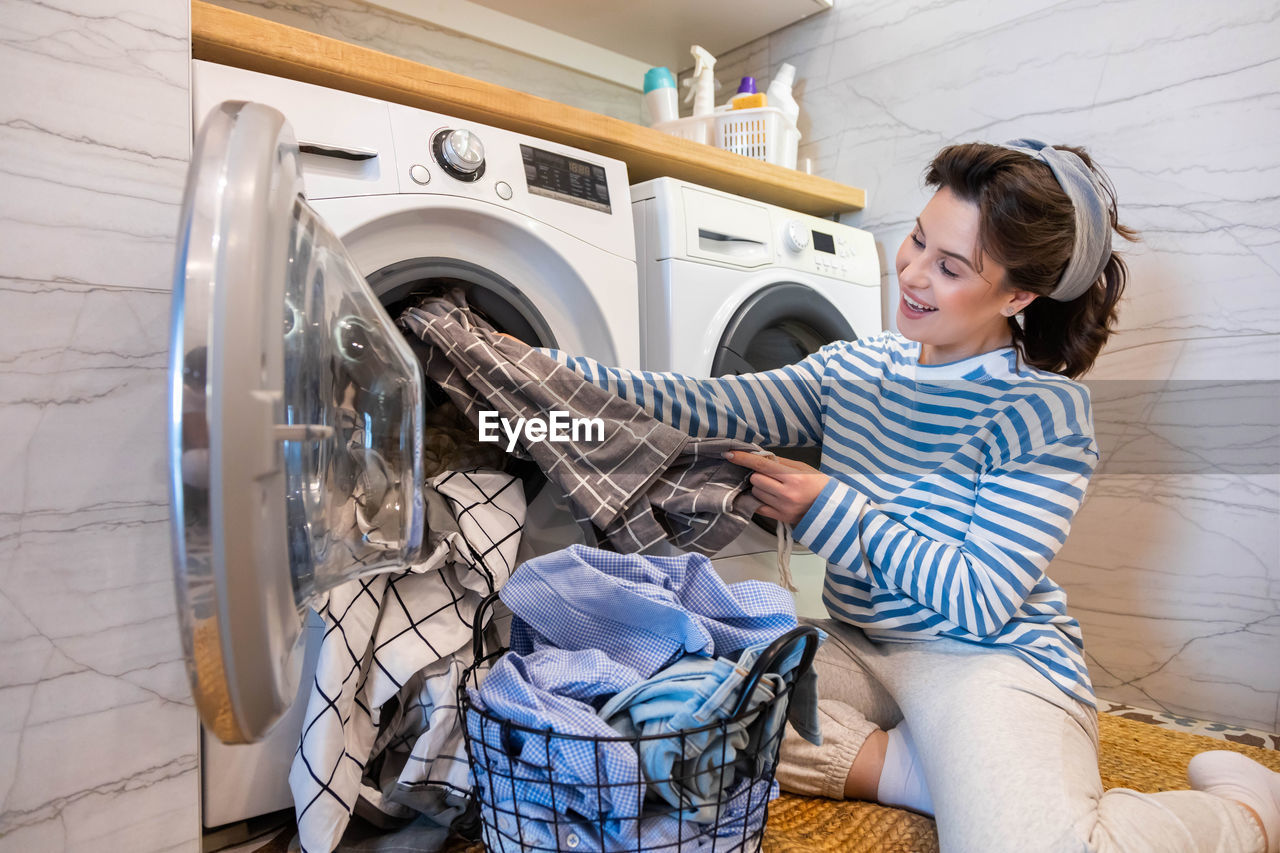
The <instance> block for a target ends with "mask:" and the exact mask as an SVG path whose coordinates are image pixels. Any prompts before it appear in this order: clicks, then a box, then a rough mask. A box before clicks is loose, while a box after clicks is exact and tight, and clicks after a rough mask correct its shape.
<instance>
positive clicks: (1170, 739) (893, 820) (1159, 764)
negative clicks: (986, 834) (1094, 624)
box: [764, 714, 1280, 853]
mask: <svg viewBox="0 0 1280 853" xmlns="http://www.w3.org/2000/svg"><path fill="white" fill-rule="evenodd" d="M1098 737H1099V742H1100V746H1101V749H1100V750H1099V755H1098V770H1099V772H1100V773H1101V775H1102V786H1103V787H1104V788H1132V789H1134V790H1135V791H1143V792H1146V793H1154V792H1156V791H1174V790H1180V789H1185V788H1186V787H1188V786H1187V762H1188V761H1190V760H1191V756H1193V755H1195V754H1196V753H1197V752H1203V751H1205V750H1206V749H1230V750H1234V751H1236V752H1242V753H1244V754H1245V755H1247V756H1249V757H1250V758H1252V759H1254V760H1255V761H1259V762H1261V763H1263V764H1265V765H1266V766H1268V767H1270V768H1271V769H1272V770H1277V771H1280V752H1275V751H1273V750H1269V749H1259V748H1258V747H1253V746H1243V745H1240V744H1234V743H1228V742H1226V741H1221V740H1216V739H1214V738H1208V737H1204V736H1202V735H1190V734H1184V733H1181V732H1173V731H1169V730H1168V729H1162V728H1159V727H1158V726H1153V725H1149V724H1147V723H1139V722H1134V721H1133V720H1125V719H1122V718H1120V717H1113V716H1110V715H1107V714H1101V715H1099V717H1098ZM764 849H765V851H766V853H800V851H813V853H834V851H837V850H838V851H841V853H932V851H936V850H937V849H938V835H937V833H936V832H935V831H934V826H933V821H932V820H929V819H928V818H924V817H920V816H919V815H915V814H912V813H911V812H906V811H902V810H901V809H890V808H885V807H884V806H877V805H872V804H870V803H860V802H837V801H835V800H815V799H808V798H806V797H795V796H792V795H790V794H783V795H782V797H780V798H779V799H777V800H775V801H774V802H773V803H772V804H770V806H769V828H768V830H767V831H766V833H765V842H764Z"/></svg>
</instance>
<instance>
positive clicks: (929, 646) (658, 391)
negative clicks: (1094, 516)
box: [554, 140, 1280, 853]
mask: <svg viewBox="0 0 1280 853" xmlns="http://www.w3.org/2000/svg"><path fill="white" fill-rule="evenodd" d="M926 181H927V183H928V184H929V185H930V186H932V187H934V188H936V192H935V194H934V195H933V197H932V198H931V199H930V201H929V202H928V204H926V205H925V207H924V210H923V211H921V213H920V216H919V218H918V219H917V220H916V227H915V228H914V230H913V231H912V233H911V235H910V237H908V239H907V240H906V241H905V242H904V243H903V244H902V247H901V248H900V249H899V251H898V255H897V262H896V266H897V272H898V281H899V286H900V289H901V294H902V295H901V300H900V302H899V304H898V309H897V312H898V313H897V319H898V326H899V328H900V330H901V334H900V335H895V334H884V335H880V336H877V337H874V338H870V339H866V340H861V341H853V342H838V343H834V344H831V345H829V346H826V347H824V348H823V349H822V350H820V351H819V352H818V353H816V354H814V355H813V356H810V357H809V358H807V359H805V360H804V361H801V362H799V363H798V364H795V365H792V366H790V367H786V368H783V369H781V370H776V371H770V372H768V373H762V374H755V375H751V376H738V377H726V378H722V379H712V380H695V379H691V378H688V377H682V376H676V375H672V374H645V373H632V372H628V371H620V370H615V369H611V368H605V367H602V366H601V365H599V364H597V363H595V362H593V361H591V360H589V359H584V358H572V357H568V356H565V355H563V354H559V353H554V355H555V356H556V357H557V358H558V359H560V360H561V361H562V362H564V363H566V364H568V365H569V366H570V367H572V368H574V369H575V370H577V371H578V372H579V373H581V374H582V375H584V376H585V377H587V378H588V379H590V380H591V381H593V382H594V383H596V384H599V385H601V386H603V387H607V388H610V389H612V390H614V391H615V392H617V393H618V394H620V395H622V396H624V397H627V398H629V399H633V400H635V401H636V402H637V403H639V404H640V405H642V406H644V407H645V408H646V409H648V410H649V411H651V412H652V413H653V414H655V415H656V416H657V417H659V418H661V419H662V420H664V421H667V422H668V423H671V424H673V425H675V426H677V427H679V428H682V429H685V430H687V431H689V432H690V433H692V434H696V435H708V434H717V435H723V436H729V437H734V438H740V439H744V440H747V441H753V442H756V443H759V444H761V445H765V446H801V445H810V446H812V445H816V444H819V443H821V445H822V461H821V466H820V468H819V469H814V468H812V467H809V466H807V465H804V464H802V463H799V462H793V461H788V460H782V459H768V458H765V457H761V456H754V455H751V454H742V453H738V454H731V458H730V461H732V462H734V463H736V464H740V465H743V466H745V467H748V468H751V469H753V470H754V471H755V473H754V474H753V475H752V476H751V484H752V491H753V493H754V494H755V495H756V496H757V497H759V498H760V499H761V500H762V501H763V502H764V504H765V506H764V508H763V509H762V510H761V511H760V514H761V515H764V516H767V517H769V518H775V519H779V520H781V521H783V522H785V523H787V524H790V525H792V526H793V527H794V535H795V538H796V540H797V541H799V542H801V543H802V544H804V545H806V546H808V547H809V548H810V549H811V550H812V551H814V552H815V553H818V554H821V555H822V556H823V557H825V558H826V559H827V561H828V562H827V573H826V579H825V582H824V588H823V600H824V603H825V604H826V606H827V609H828V612H829V613H830V614H831V616H832V617H833V618H832V619H829V620H822V621H821V622H820V623H818V624H820V625H821V627H822V628H823V629H824V630H826V631H827V633H828V634H829V635H830V640H829V641H828V642H827V644H826V645H825V646H824V647H823V649H822V650H821V651H820V653H819V656H818V660H817V663H816V666H817V668H818V678H819V690H820V693H821V695H822V697H823V699H822V702H821V711H822V718H823V744H822V745H821V746H813V745H811V744H808V743H807V742H805V741H803V740H802V739H800V738H799V737H797V736H795V735H794V733H789V734H788V737H787V739H786V740H785V741H784V743H783V751H782V762H781V765H780V767H779V770H778V777H779V779H780V781H781V782H782V784H783V786H784V787H786V788H788V789H789V790H793V791H796V792H799V793H805V794H811V795H823V796H829V797H836V798H842V797H853V798H858V799H866V800H877V801H879V802H882V803H886V804H890V805H899V806H904V807H907V808H912V809H915V810H917V811H920V812H924V813H926V814H932V815H936V818H937V824H938V833H939V837H940V840H941V844H942V848H943V849H944V850H948V851H950V850H954V851H962V853H969V851H973V852H974V853H979V851H981V853H989V851H999V850H1008V851H1033V850H1082V849H1088V850H1152V851H1156V850H1158V851H1221V853H1226V851H1267V853H1275V851H1276V850H1277V846H1278V845H1280V774H1276V773H1272V772H1270V771H1268V770H1266V769H1265V768H1263V767H1261V766H1260V765H1257V764H1255V763H1254V762H1251V761H1249V760H1248V759H1246V758H1244V757H1243V756H1240V755H1238V754H1235V753H1230V752H1211V753H1204V754H1202V755H1200V756H1197V757H1196V759H1195V760H1193V762H1192V765H1191V768H1190V771H1189V772H1190V775H1191V781H1192V785H1193V787H1195V788H1197V789H1199V790H1196V791H1176V792H1167V793H1161V794H1153V795H1145V794H1138V793H1136V792H1133V791H1128V790H1123V789H1116V790H1112V791H1108V792H1106V793H1104V792H1103V790H1102V785H1101V781H1100V779H1099V774H1098V768H1097V749H1098V736H1097V715H1096V710H1095V702H1094V696H1093V690H1092V686H1091V684H1090V681H1089V675H1088V671H1087V669H1086V666H1085V661H1084V655H1083V640H1082V637H1081V632H1080V627H1079V624H1078V623H1077V622H1076V621H1075V619H1073V618H1072V617H1070V616H1069V615H1068V614H1067V611H1066V596H1065V594H1064V593H1063V591H1062V590H1061V589H1060V588H1059V587H1058V586H1057V585H1056V584H1055V583H1054V582H1053V581H1051V580H1050V579H1049V578H1048V576H1047V575H1046V574H1045V570H1046V568H1047V566H1048V565H1049V562H1050V561H1051V560H1052V559H1053V557H1054V555H1055V554H1056V553H1057V551H1058V549H1059V548H1060V547H1061V545H1062V542H1063V541H1064V540H1065V538H1066V535H1067V532H1068V530H1069V529H1070V524H1071V519H1072V517H1073V516H1074V514H1075V512H1076V510H1077V509H1078V508H1079V506H1080V503H1081V501H1082V500H1083V497H1084V491H1085V487H1086V485H1087V483H1088V480H1089V477H1090V475H1091V474H1092V472H1093V469H1094V466H1095V464H1096V462H1097V458H1098V450H1097V444H1096V443H1095V441H1094V437H1093V428H1092V423H1091V419H1090V408H1089V397H1088V393H1087V391H1086V389H1085V388H1084V386H1082V385H1080V384H1078V383H1076V382H1074V381H1072V380H1073V379H1074V378H1075V377H1078V376H1080V375H1081V374H1083V373H1084V372H1085V371H1087V370H1088V369H1089V368H1090V367H1091V366H1092V364H1093V361H1094V359H1095V357H1096V356H1097V354H1098V352H1099V350H1100V349H1101V347H1102V345H1103V343H1104V342H1105V341H1106V339H1107V337H1108V335H1109V334H1110V331H1111V326H1112V324H1113V322H1114V320H1115V311H1116V304H1117V302H1118V301H1119V299H1120V295H1121V293H1122V291H1123V289H1124V283H1125V278H1126V270H1125V265H1124V263H1123V261H1122V260H1121V259H1120V258H1119V257H1118V256H1117V255H1114V254H1112V252H1111V234H1112V231H1115V232H1116V233H1119V234H1120V235H1121V236H1123V237H1125V238H1126V239H1134V236H1135V235H1134V233H1133V232H1131V231H1129V230H1128V229H1126V228H1124V227H1123V226H1121V225H1119V224H1118V222H1117V216H1116V205H1115V197H1114V194H1113V192H1112V191H1111V189H1110V187H1109V185H1108V184H1107V182H1106V179H1105V176H1103V175H1102V173H1101V172H1100V171H1099V170H1097V169H1096V168H1094V166H1093V164H1092V162H1091V160H1090V158H1089V156H1088V155H1087V154H1086V153H1085V152H1084V151H1082V150H1080V149H1073V148H1066V147H1050V146H1046V145H1044V144H1043V143H1040V142H1036V141H1033V140H1018V141H1016V142H1013V143H1010V144H1008V145H1004V146H996V145H981V144H970V145H956V146H951V147H948V148H945V149H943V150H942V151H941V152H940V153H939V154H938V156H937V157H936V158H935V159H934V161H933V163H932V164H931V165H930V168H929V170H928V173H927V176H926Z"/></svg>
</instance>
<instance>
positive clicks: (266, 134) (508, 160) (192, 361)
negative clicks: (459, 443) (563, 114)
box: [170, 62, 640, 827]
mask: <svg viewBox="0 0 1280 853" xmlns="http://www.w3.org/2000/svg"><path fill="white" fill-rule="evenodd" d="M193 66H194V67H193V87H192V89H193V111H194V126H195V127H197V128H203V130H202V133H201V136H200V139H199V140H198V145H197V147H196V150H195V152H194V156H193V160H192V164H191V172H190V175H189V177H188V186H187V194H186V200H185V203H184V214H183V216H184V221H183V226H182V229H181V232H180V235H179V259H178V265H177V275H176V280H175V301H174V314H173V330H172V355H171V362H170V363H171V372H172V376H171V378H170V386H171V389H172V395H171V404H170V454H171V455H170V464H171V477H170V482H171V494H172V502H173V508H174V512H173V531H174V563H175V574H176V583H177V588H178V599H179V613H180V618H181V621H182V624H183V626H184V632H185V636H184V644H185V648H186V652H187V654H188V659H189V667H188V668H189V672H190V673H191V676H192V682H193V694H194V696H195V698H196V703H197V706H198V709H199V710H200V712H201V717H202V720H203V721H204V722H205V724H206V725H207V726H208V728H207V729H206V730H205V734H204V737H203V740H202V743H203V748H202V761H201V765H202V767H201V770H202V772H201V785H202V803H203V814H204V823H205V825H206V826H207V827H213V826H218V825H222V824H227V823H229V822H232V821H240V820H243V819H245V818H248V817H251V816H253V815H256V814H261V813H264V812H268V811H272V810H273V809H281V808H289V807H291V806H292V800H291V798H290V795H289V790H288V787H287V773H288V767H289V763H290V760H291V758H292V755H293V752H294V750H295V748H296V746H297V743H298V731H299V728H300V725H301V712H302V706H305V703H306V697H305V695H304V696H303V697H302V699H301V701H299V702H297V703H295V702H294V698H295V696H296V695H297V692H298V685H299V682H301V684H302V685H304V686H306V685H307V684H308V683H309V677H308V676H307V675H305V674H302V673H300V672H299V667H301V666H303V663H304V658H305V657H307V656H306V655H304V650H305V649H306V647H307V645H308V643H307V641H306V639H305V637H306V635H307V634H308V633H310V634H311V635H313V637H315V636H318V634H319V631H320V627H322V626H320V627H318V626H316V625H315V624H314V623H313V624H312V625H311V627H310V630H309V631H308V630H305V629H304V627H303V626H304V622H305V618H306V613H307V603H308V601H310V600H311V597H312V596H313V595H314V594H316V593H317V592H320V591H323V589H325V588H328V587H332V586H334V585H335V584H336V583H339V582H341V581H342V580H344V579H345V578H347V577H350V576H353V575H355V574H358V573H360V572H361V571H364V570H368V569H369V568H371V567H376V566H383V567H389V568H395V567H397V566H399V565H402V564H404V561H405V560H407V559H408V557H409V556H410V555H412V554H413V553H414V552H415V548H416V544H417V543H418V542H420V541H421V535H422V530H421V526H422V515H421V501H422V499H421V497H420V495H418V494H417V493H416V490H417V486H416V485H415V484H416V482H418V481H419V480H420V479H421V478H420V477H418V476H416V475H415V471H416V472H419V473H420V471H421V468H420V467H418V468H416V469H415V467H414V466H415V464H417V463H415V461H414V460H415V458H417V457H416V456H415V453H416V452H417V451H416V448H417V447H418V446H419V445H420V438H421V430H422V428H423V427H422V423H421V420H420V417H421V414H420V413H421V409H422V394H423V392H422V389H421V386H422V376H421V369H420V367H419V366H418V364H417V362H416V359H415V357H414V355H413V353H412V351H411V350H410V349H409V345H408V344H407V343H406V341H405V340H403V339H402V338H400V336H399V334H398V332H397V331H396V330H395V328H394V327H393V325H392V322H391V320H392V317H393V316H394V315H395V314H397V313H398V311H399V308H400V306H401V305H402V304H403V303H404V302H405V301H406V300H408V299H410V298H411V297H412V296H413V295H414V293H415V292H418V291H419V290H420V289H421V288H423V287H425V286H430V285H437V284H441V283H447V284H449V285H452V286H461V287H463V288H465V289H466V290H467V292H468V298H469V301H470V302H471V304H472V305H474V306H477V307H478V308H480V309H481V310H482V311H483V312H485V313H486V314H487V315H488V316H489V318H490V319H491V320H492V321H493V322H494V324H495V325H496V326H498V327H499V328H500V329H501V330H503V331H506V332H509V333H511V334H514V335H515V336H517V337H520V338H522V339H524V340H526V341H528V342H529V343H533V344H538V345H545V346H555V347H560V348H562V349H564V350H566V351H569V352H573V353H582V354H586V355H590V356H592V357H594V358H598V359H600V360H602V361H604V362H606V363H609V364H619V365H625V366H630V367H639V366H640V361H639V325H640V324H639V313H638V312H639V306H638V296H637V274H636V265H635V243H634V233H633V228H632V220H631V205H630V196H629V192H628V181H627V172H626V165H625V164H624V163H622V162H619V161H617V160H612V159H609V158H605V157H600V156H597V155H594V154H590V153H587V152H584V151H579V150H576V149H573V148H569V147H567V146H564V145H559V144H556V143H551V142H546V141H543V140H539V139H534V138H530V137H526V136H523V135H520V134H516V133H511V132H508V131H505V130H500V129H497V128H492V127H486V126H483V125H478V124H476V123H474V122H467V121H459V120H456V119H453V118H450V117H448V116H443V115H438V114H435V113H431V112H425V111H421V110H415V109H410V108H408V107H403V106H400V105H395V104H389V103H385V102H381V101H376V100H372V99H369V98H364V97H360V96H357V95H352V94H349V93H344V92H338V91H334V90H330V89H325V88H322V87H317V86H312V85H308V84H304V83H298V82H295V81H289V80H283V79H279V78H275V77H270V76H266V75H262V74H256V73H253V72H248V71H243V70H240V69H234V68H229V67H225V66H221V65H214V64H210V63H205V62H195V63H193ZM228 101H249V102H257V104H265V105H267V106H269V107H272V108H274V110H275V111H277V112H278V114H277V112H272V111H271V110H263V109H262V108H260V107H254V106H253V105H250V108H244V107H242V106H241V105H238V104H233V105H228V104H226V103H224V102H228ZM279 114H282V115H283V120H281V116H280V115H279ZM295 141H296V144H295ZM300 195H301V196H304V197H305V201H304V200H303V199H302V198H300ZM335 236H336V238H337V239H334V237H335ZM344 249H345V250H344ZM347 258H349V259H350V260H349V261H348V260H347ZM336 376H341V377H345V378H344V379H342V382H341V384H340V385H336V384H335V379H334V377H336ZM348 423H354V424H357V425H359V426H360V428H361V429H362V430H363V432H362V433H361V434H362V435H364V436H366V439H367V441H368V442H370V443H371V444H372V446H371V447H370V448H368V451H369V454H370V455H378V456H379V458H382V459H385V460H386V461H387V469H388V471H389V472H390V473H389V474H388V476H390V477H391V479H392V480H393V481H394V482H395V483H396V484H398V485H397V486H396V488H397V489H398V491H397V494H396V495H395V498H396V499H395V500H394V501H393V500H388V503H387V507H388V513H392V514H394V513H399V514H400V516H399V517H397V518H395V519H393V520H392V521H391V522H390V523H389V526H388V528H387V529H393V530H395V531H396V532H395V534H394V535H390V536H388V535H387V534H386V531H385V530H383V531H382V536H383V540H384V541H381V542H380V543H378V544H376V545H375V544H373V543H371V542H370V541H362V540H361V539H360V536H359V533H358V531H357V532H356V533H354V534H353V533H351V532H347V533H341V532H339V531H334V530H328V529H326V527H327V526H328V523H327V519H329V518H333V517H335V515H334V514H333V513H332V512H331V510H332V508H333V507H340V506H343V505H344V502H347V503H349V502H350V501H351V496H350V495H347V494H345V493H339V492H340V489H338V488H336V487H335V486H334V485H333V484H334V482H336V481H335V480H334V479H333V478H332V477H331V476H330V473H329V468H331V467H332V465H333V464H334V462H333V460H334V458H336V457H339V456H342V454H343V453H344V452H345V450H344V448H346V447H347V445H346V444H343V441H344V440H345V439H344V438H343V436H342V435H341V433H342V432H343V430H344V429H345V426H344V425H345V424H348ZM374 436H376V438H373V437H374ZM551 491H552V490H551V489H544V490H543V491H542V492H541V493H540V494H539V495H538V498H537V499H535V500H534V502H533V504H532V505H531V506H530V509H529V516H528V519H527V522H526V537H525V539H526V540H527V541H533V540H536V539H537V537H538V535H541V536H543V541H544V542H545V544H546V547H547V548H549V547H559V546H560V545H562V544H566V537H567V540H568V541H571V540H572V538H573V537H575V536H577V535H579V534H578V531H577V530H576V525H573V524H572V522H571V520H570V519H568V518H567V516H566V515H565V514H564V513H563V511H562V510H561V509H559V508H558V507H557V506H556V500H555V497H554V496H550V495H549V493H550V492H551ZM344 536H345V537H347V538H343V537H344ZM535 550H540V549H539V548H538V547H537V545H536V544H535ZM348 557H349V558H350V559H347V558H348ZM313 618H314V617H313ZM312 648H313V649H314V644H313V645H312ZM307 665H309V666H312V667H314V663H313V662H311V661H308V662H307ZM290 706H292V707H293V710H292V712H288V709H289V708H290ZM282 716H283V720H281V717H282ZM213 732H217V733H218V736H217V737H214V736H212V733H213ZM264 736H266V737H267V740H266V742H265V743H258V744H253V745H250V746H241V745H238V746H225V745H223V744H221V743H219V739H220V738H221V739H223V740H229V741H256V740H258V739H260V738H263V737H264Z"/></svg>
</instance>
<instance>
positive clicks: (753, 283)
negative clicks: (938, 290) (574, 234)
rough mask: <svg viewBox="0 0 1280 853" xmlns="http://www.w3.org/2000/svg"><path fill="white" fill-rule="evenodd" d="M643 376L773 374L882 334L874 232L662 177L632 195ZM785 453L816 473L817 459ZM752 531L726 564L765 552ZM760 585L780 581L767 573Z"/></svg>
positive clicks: (759, 534)
mask: <svg viewBox="0 0 1280 853" xmlns="http://www.w3.org/2000/svg"><path fill="white" fill-rule="evenodd" d="M631 204H632V209H633V215H634V219H635V229H636V254H637V262H638V267H639V274H640V304H641V309H640V332H641V335H640V337H641V340H640V351H641V361H642V362H643V363H644V366H645V369H646V370H654V371H674V372H676V373H684V374H687V375H690V376H697V377H708V376H724V375H728V374H743V373H753V372H757V371H763V370H771V369H773V368H777V367H783V366H785V365H788V364H793V363H795V362H797V361H800V360H801V359H803V358H804V357H805V356H807V355H809V354H811V353H813V352H815V351H817V350H818V349H819V348H821V347H822V346H824V345H826V344H828V343H831V342H832V341H836V340H851V339H854V338H859V337H865V336H867V335H873V334H877V333H879V332H881V331H883V329H884V323H883V319H882V317H883V314H882V307H881V287H880V262H879V258H878V255H877V252H876V246H875V240H874V238H873V237H872V236H871V234H869V233H867V232H866V231H861V230H859V229H857V228H852V227H850V226H847V225H842V224H840V223H838V222H832V221H830V220H826V219H819V218H817V217H814V216H808V215H806V214H802V213H796V212H795V211H791V210H786V209H783V208H780V207H776V206H774V205H771V204H766V203H764V202H759V201H753V200H750V199H745V198H741V197H739V196H734V195H730V194H729V193H725V192H720V191H718V190H712V189H708V188H706V187H701V186H696V185H694V184H690V183H686V182H684V181H679V180H675V179H673V178H658V179H656V180H652V181H646V182H645V183H642V184H636V185H635V186H633V187H632V188H631ZM783 455H786V456H791V457H794V458H798V459H803V460H804V461H807V462H809V463H810V464H812V465H815V466H816V465H817V464H818V457H819V452H818V451H816V450H815V451H799V452H795V451H784V452H783ZM773 548H774V540H773V538H772V537H771V536H770V535H768V534H767V533H765V531H764V530H763V529H762V528H755V527H752V528H749V529H748V531H747V533H745V534H744V535H743V536H742V537H740V538H739V539H738V540H737V541H736V542H734V543H733V544H732V545H730V546H729V547H728V548H726V549H725V550H723V551H722V552H720V554H719V555H718V559H717V561H716V562H717V565H718V566H719V567H721V570H722V573H725V574H726V575H727V576H728V575H730V574H734V575H737V574H740V573H739V572H737V571H736V570H735V571H733V572H726V571H725V569H724V566H725V565H727V564H726V562H725V560H724V558H729V557H735V556H737V555H743V554H753V553H760V552H767V551H770V550H772V549H773ZM763 576H766V577H767V576H771V573H770V572H768V571H765V572H764V574H763Z"/></svg>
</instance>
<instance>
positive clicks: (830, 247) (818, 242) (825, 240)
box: [813, 231, 836, 255]
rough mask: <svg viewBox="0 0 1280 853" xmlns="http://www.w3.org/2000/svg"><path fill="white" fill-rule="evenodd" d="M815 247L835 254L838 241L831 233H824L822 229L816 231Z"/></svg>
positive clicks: (814, 236) (814, 237)
mask: <svg viewBox="0 0 1280 853" xmlns="http://www.w3.org/2000/svg"><path fill="white" fill-rule="evenodd" d="M813 248H814V249H816V250H817V251H819V252H826V253H827V254H828V255H834V254H835V253H836V241H835V240H833V239H832V238H831V235H830V234H823V233H822V232H821V231H814V232H813Z"/></svg>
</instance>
